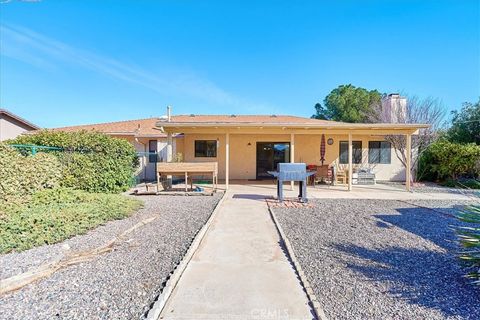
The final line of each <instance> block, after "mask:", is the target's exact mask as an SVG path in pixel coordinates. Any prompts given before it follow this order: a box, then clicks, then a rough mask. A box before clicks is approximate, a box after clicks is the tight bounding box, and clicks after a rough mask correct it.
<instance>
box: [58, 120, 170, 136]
mask: <svg viewBox="0 0 480 320" xmlns="http://www.w3.org/2000/svg"><path fill="white" fill-rule="evenodd" d="M159 120H160V118H147V119H137V120H126V121H117V122H106V123H96V124H87V125H79V126H71V127H62V128H53V129H52V130H57V131H67V132H68V131H80V130H87V131H99V132H104V133H109V134H120V135H135V136H165V137H166V134H164V133H162V132H161V131H160V128H157V127H156V126H155V123H156V122H158V121H159Z"/></svg>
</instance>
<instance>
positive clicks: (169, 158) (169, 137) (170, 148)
mask: <svg viewBox="0 0 480 320" xmlns="http://www.w3.org/2000/svg"><path fill="white" fill-rule="evenodd" d="M172 145H173V139H172V133H171V132H168V133H167V162H172V159H173V146H172Z"/></svg>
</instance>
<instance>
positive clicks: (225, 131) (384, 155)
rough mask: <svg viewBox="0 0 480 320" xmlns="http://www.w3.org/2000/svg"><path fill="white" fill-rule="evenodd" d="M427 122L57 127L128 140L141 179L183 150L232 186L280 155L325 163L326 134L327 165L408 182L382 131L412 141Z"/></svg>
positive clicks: (229, 121)
mask: <svg viewBox="0 0 480 320" xmlns="http://www.w3.org/2000/svg"><path fill="white" fill-rule="evenodd" d="M426 127H428V125H422V124H418V125H417V124H399V123H376V124H373V123H371V124H365V123H343V122H335V121H327V120H317V119H310V118H303V117H297V116H289V115H195V114H191V115H175V116H167V117H162V118H148V119H140V120H129V121H120V122H109V123H100V124H93V125H83V126H73V127H64V128H56V129H55V130H62V131H76V130H95V131H100V132H104V133H106V134H109V135H112V136H115V137H118V138H122V139H126V140H128V141H130V142H131V143H132V144H133V145H134V146H135V148H136V150H137V151H138V152H139V154H140V155H141V156H142V157H141V164H142V169H141V171H140V172H139V176H138V177H139V178H140V179H141V180H154V179H155V163H156V162H157V161H172V160H173V159H174V157H175V155H176V154H181V158H182V160H183V161H185V162H206V161H213V162H217V163H218V169H219V178H220V179H224V180H225V182H226V184H227V185H228V182H229V181H230V180H232V179H242V180H245V179H265V178H270V175H268V173H267V171H269V170H274V169H275V167H276V164H277V163H279V162H305V163H307V164H315V165H319V164H321V156H320V145H321V139H322V135H324V137H325V141H326V143H325V158H324V164H328V165H333V166H336V167H344V168H348V167H349V166H350V162H351V167H352V169H354V168H369V169H371V170H372V171H373V172H375V174H376V179H377V180H391V181H405V180H406V178H407V176H408V174H407V173H409V172H410V171H409V170H405V167H404V166H403V165H402V163H401V162H400V161H399V160H398V158H397V157H396V155H395V150H393V148H392V147H391V145H390V144H389V143H388V142H386V141H385V139H384V136H385V135H391V134H399V135H405V138H406V141H407V143H410V142H411V136H412V135H413V134H415V133H417V131H418V130H419V129H422V128H426ZM349 148H351V150H352V153H351V154H352V156H351V157H350V152H349ZM154 153H157V155H155V154H154ZM352 171H353V170H350V172H352ZM350 181H352V179H350ZM350 188H351V185H350Z"/></svg>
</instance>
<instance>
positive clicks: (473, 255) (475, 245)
mask: <svg viewBox="0 0 480 320" xmlns="http://www.w3.org/2000/svg"><path fill="white" fill-rule="evenodd" d="M458 219H459V220H460V221H463V222H466V223H469V224H471V225H469V226H465V227H458V228H457V235H458V237H459V240H460V244H461V245H462V247H463V248H464V250H463V251H462V252H461V254H460V259H462V261H464V262H465V264H466V266H467V267H468V269H469V272H468V273H467V275H466V276H467V278H470V279H473V282H474V283H476V284H480V205H472V206H469V207H467V208H466V209H464V210H463V211H461V212H460V213H459V214H458Z"/></svg>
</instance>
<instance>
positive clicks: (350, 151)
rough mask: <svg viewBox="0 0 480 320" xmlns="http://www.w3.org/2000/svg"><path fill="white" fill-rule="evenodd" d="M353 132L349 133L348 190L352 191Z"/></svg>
mask: <svg viewBox="0 0 480 320" xmlns="http://www.w3.org/2000/svg"><path fill="white" fill-rule="evenodd" d="M352 154H353V147H352V133H351V132H349V133H348V191H352V176H353V174H352V173H353V165H352V162H353V161H352V158H353V157H352Z"/></svg>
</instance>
